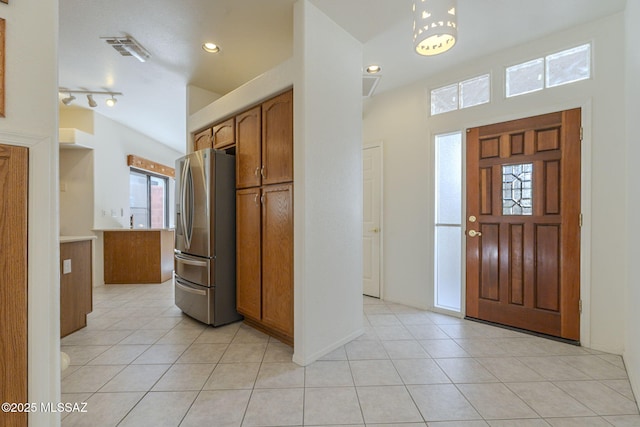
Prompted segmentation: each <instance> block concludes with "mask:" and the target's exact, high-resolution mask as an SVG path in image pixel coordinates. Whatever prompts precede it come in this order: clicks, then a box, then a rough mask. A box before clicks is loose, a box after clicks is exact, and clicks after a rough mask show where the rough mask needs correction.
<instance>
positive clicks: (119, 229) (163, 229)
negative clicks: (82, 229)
mask: <svg viewBox="0 0 640 427" xmlns="http://www.w3.org/2000/svg"><path fill="white" fill-rule="evenodd" d="M173 230H174V229H173V228H100V229H95V230H93V231H173Z"/></svg>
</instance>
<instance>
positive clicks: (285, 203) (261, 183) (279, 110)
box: [236, 91, 293, 344]
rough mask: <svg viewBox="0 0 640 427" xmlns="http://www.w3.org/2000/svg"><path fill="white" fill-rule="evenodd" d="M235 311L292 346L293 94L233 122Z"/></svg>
mask: <svg viewBox="0 0 640 427" xmlns="http://www.w3.org/2000/svg"><path fill="white" fill-rule="evenodd" d="M236 186H237V188H238V190H237V192H236V233H237V246H236V248H237V249H236V250H237V255H236V262H237V264H236V265H237V276H236V277H237V309H238V311H239V312H240V313H242V314H243V315H244V316H245V322H247V323H248V324H250V325H252V326H254V327H256V328H257V329H260V330H262V331H264V332H266V333H268V334H270V335H272V336H274V337H276V338H278V339H280V340H282V341H283V342H285V343H288V344H293V92H292V91H288V92H285V93H283V94H281V95H278V96H276V97H274V98H272V99H270V100H267V101H265V102H263V103H262V104H261V105H259V106H257V107H254V108H252V109H251V110H248V111H246V112H244V113H242V114H239V115H238V116H236Z"/></svg>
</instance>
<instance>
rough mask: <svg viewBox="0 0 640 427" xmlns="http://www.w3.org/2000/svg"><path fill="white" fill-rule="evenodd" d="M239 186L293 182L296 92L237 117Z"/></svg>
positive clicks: (276, 98)
mask: <svg viewBox="0 0 640 427" xmlns="http://www.w3.org/2000/svg"><path fill="white" fill-rule="evenodd" d="M236 144H237V145H236V187H237V188H249V187H258V186H260V185H269V184H280V183H284V182H292V181H293V92H292V91H288V92H285V93H283V94H281V95H278V96H276V97H274V98H272V99H269V100H267V101H265V102H263V103H262V105H259V106H257V107H255V108H252V109H251V110H249V111H246V112H244V113H242V114H240V115H238V116H237V117H236Z"/></svg>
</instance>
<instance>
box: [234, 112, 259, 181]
mask: <svg viewBox="0 0 640 427" xmlns="http://www.w3.org/2000/svg"><path fill="white" fill-rule="evenodd" d="M261 113H262V110H261V108H260V106H257V107H255V108H252V109H251V110H249V111H246V112H244V113H242V114H239V115H238V116H237V117H236V188H249V187H258V186H260V184H261V179H260V166H261V165H262V156H261V140H262V129H261Z"/></svg>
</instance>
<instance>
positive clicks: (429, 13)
mask: <svg viewBox="0 0 640 427" xmlns="http://www.w3.org/2000/svg"><path fill="white" fill-rule="evenodd" d="M456 13H457V11H456V0H414V2H413V47H414V48H415V50H416V53H418V54H420V55H425V56H432V55H438V54H440V53H443V52H446V51H448V50H449V49H451V48H452V47H453V45H455V44H456V37H457V36H458V20H457V15H456Z"/></svg>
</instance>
